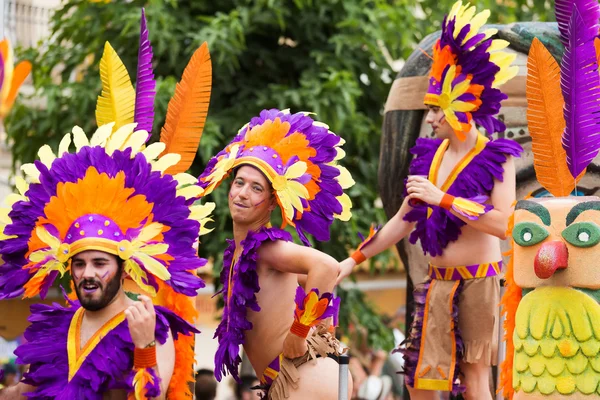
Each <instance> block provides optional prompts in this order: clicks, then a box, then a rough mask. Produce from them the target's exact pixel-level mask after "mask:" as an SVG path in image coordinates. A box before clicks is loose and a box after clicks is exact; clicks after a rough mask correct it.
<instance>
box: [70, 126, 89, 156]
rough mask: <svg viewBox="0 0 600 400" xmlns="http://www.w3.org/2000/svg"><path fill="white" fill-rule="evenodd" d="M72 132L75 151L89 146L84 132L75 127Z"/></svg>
mask: <svg viewBox="0 0 600 400" xmlns="http://www.w3.org/2000/svg"><path fill="white" fill-rule="evenodd" d="M72 132H73V144H74V145H75V148H76V149H77V151H79V150H81V148H82V147H85V146H89V145H90V141H89V140H88V138H87V136H86V134H85V132H84V131H83V129H81V128H80V127H79V126H77V125H75V126H74V127H73V129H72Z"/></svg>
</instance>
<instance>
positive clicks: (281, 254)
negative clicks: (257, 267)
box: [258, 240, 339, 359]
mask: <svg viewBox="0 0 600 400" xmlns="http://www.w3.org/2000/svg"><path fill="white" fill-rule="evenodd" d="M258 257H259V259H260V261H261V262H263V263H266V264H267V265H268V266H269V267H271V268H273V269H275V270H277V271H281V272H289V273H294V274H303V275H306V284H305V286H304V287H305V291H306V293H308V292H310V291H311V290H312V289H318V290H319V293H320V294H323V293H325V292H330V293H331V292H332V291H333V287H334V284H335V279H336V277H337V275H338V271H339V265H338V263H337V261H336V260H335V259H334V258H333V257H331V256H329V255H327V254H325V253H322V252H320V251H318V250H315V249H313V248H310V247H304V246H299V245H297V244H295V243H292V242H285V241H282V240H278V241H274V242H269V243H265V244H263V245H262V246H261V247H260V249H259V250H258ZM295 323H296V322H295ZM307 329H308V328H307ZM292 330H293V329H292V327H291V330H290V332H288V334H287V336H286V338H285V339H284V342H283V355H284V356H285V357H287V358H290V359H292V358H296V357H300V356H302V355H304V354H305V353H306V351H307V350H308V347H307V344H306V333H303V334H302V335H303V336H300V334H299V333H298V332H295V333H292ZM307 332H308V331H307Z"/></svg>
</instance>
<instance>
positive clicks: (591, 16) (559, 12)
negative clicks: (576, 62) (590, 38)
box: [555, 0, 600, 47]
mask: <svg viewBox="0 0 600 400" xmlns="http://www.w3.org/2000/svg"><path fill="white" fill-rule="evenodd" d="M574 8H577V9H578V10H579V12H580V15H581V16H582V18H583V20H584V21H585V26H587V27H589V28H590V29H591V28H592V26H595V27H596V29H595V32H594V36H595V35H596V34H597V33H598V27H597V25H598V19H599V18H600V7H599V6H598V0H556V2H555V13H556V22H558V30H559V31H560V40H561V42H562V43H563V45H564V46H565V47H568V46H569V38H570V37H571V35H570V29H569V24H570V21H571V17H572V13H573V9H574Z"/></svg>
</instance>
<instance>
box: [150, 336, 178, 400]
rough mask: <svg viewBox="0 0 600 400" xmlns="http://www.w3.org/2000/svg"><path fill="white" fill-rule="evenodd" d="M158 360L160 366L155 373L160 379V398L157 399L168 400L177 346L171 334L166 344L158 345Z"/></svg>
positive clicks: (155, 369) (157, 366)
mask: <svg viewBox="0 0 600 400" xmlns="http://www.w3.org/2000/svg"><path fill="white" fill-rule="evenodd" d="M156 359H157V361H158V364H157V365H156V367H155V368H154V371H155V372H156V375H157V376H159V377H160V396H159V397H155V399H158V400H164V399H166V398H167V390H169V383H170V382H171V377H172V376H173V370H174V369H175V344H174V342H173V337H172V336H171V332H169V333H168V335H167V341H166V342H165V343H164V344H157V345H156Z"/></svg>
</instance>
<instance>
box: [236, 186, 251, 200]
mask: <svg viewBox="0 0 600 400" xmlns="http://www.w3.org/2000/svg"><path fill="white" fill-rule="evenodd" d="M248 190H249V189H248V186H246V185H244V186H243V187H242V188H241V189H240V192H239V193H238V196H239V197H241V198H243V199H247V198H248Z"/></svg>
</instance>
